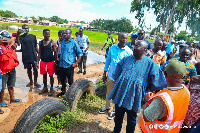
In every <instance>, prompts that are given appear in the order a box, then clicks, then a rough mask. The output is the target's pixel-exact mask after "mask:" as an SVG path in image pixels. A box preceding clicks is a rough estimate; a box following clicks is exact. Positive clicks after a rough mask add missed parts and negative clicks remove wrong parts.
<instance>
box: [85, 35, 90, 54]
mask: <svg viewBox="0 0 200 133" xmlns="http://www.w3.org/2000/svg"><path fill="white" fill-rule="evenodd" d="M86 42H87V48H86V49H85V52H87V51H88V49H89V47H90V41H89V39H88V37H87V38H86Z"/></svg>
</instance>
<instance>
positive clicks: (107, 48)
mask: <svg viewBox="0 0 200 133" xmlns="http://www.w3.org/2000/svg"><path fill="white" fill-rule="evenodd" d="M113 44H115V39H114V38H112V37H111V33H110V32H109V33H108V38H107V39H106V41H105V44H104V46H103V48H102V49H101V50H103V49H104V47H105V46H106V54H105V58H107V56H108V51H109V49H110V47H111V46H112V45H113Z"/></svg>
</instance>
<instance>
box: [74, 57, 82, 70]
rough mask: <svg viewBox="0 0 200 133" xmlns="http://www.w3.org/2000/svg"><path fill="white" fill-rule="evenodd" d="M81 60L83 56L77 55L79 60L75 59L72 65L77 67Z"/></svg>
mask: <svg viewBox="0 0 200 133" xmlns="http://www.w3.org/2000/svg"><path fill="white" fill-rule="evenodd" d="M80 60H81V56H77V60H76V61H75V63H73V64H72V67H73V68H75V67H77V66H78V63H79V62H80Z"/></svg>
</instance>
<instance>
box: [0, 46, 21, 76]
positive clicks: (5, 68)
mask: <svg viewBox="0 0 200 133" xmlns="http://www.w3.org/2000/svg"><path fill="white" fill-rule="evenodd" d="M0 46H1V47H2V49H3V54H2V55H0V70H1V71H2V73H1V74H2V75H3V74H6V73H8V72H10V71H11V70H13V69H14V68H15V67H17V66H18V65H19V61H18V59H17V54H16V53H15V50H11V49H10V48H11V45H9V44H8V45H6V46H5V45H4V44H2V45H0Z"/></svg>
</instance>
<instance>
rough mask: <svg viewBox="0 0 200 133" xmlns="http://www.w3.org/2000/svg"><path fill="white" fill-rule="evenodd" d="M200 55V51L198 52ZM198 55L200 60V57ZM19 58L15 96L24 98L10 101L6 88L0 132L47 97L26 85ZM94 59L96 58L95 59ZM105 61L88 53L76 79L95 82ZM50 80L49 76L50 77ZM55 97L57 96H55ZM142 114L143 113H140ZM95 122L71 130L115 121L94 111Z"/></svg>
mask: <svg viewBox="0 0 200 133" xmlns="http://www.w3.org/2000/svg"><path fill="white" fill-rule="evenodd" d="M198 56H199V57H200V52H199V53H198ZM199 57H198V59H197V60H198V61H200V58H199ZM18 59H19V61H20V65H19V66H18V67H17V68H16V72H17V79H16V87H15V97H16V98H20V99H22V102H21V103H12V104H10V103H9V95H8V92H7V90H6V93H5V101H6V102H7V103H8V107H6V108H2V109H3V110H4V111H5V113H4V114H3V115H0V133H9V132H11V131H12V130H13V128H14V126H15V123H16V121H17V119H18V118H19V117H20V115H21V114H22V113H23V112H24V111H25V109H26V108H28V107H29V106H30V105H31V104H32V103H34V102H36V101H38V100H40V99H44V98H47V97H48V96H47V94H44V95H39V94H38V91H39V90H40V89H34V88H30V87H25V86H26V84H27V83H28V82H29V80H28V76H27V73H26V70H24V68H23V64H22V62H21V53H18ZM93 59H94V60H93ZM103 61H105V58H104V56H99V55H95V54H94V53H92V52H89V54H88V62H87V64H88V65H87V74H86V75H82V74H76V72H77V71H78V68H75V75H74V80H76V79H79V78H89V79H91V80H92V81H94V82H95V80H96V79H98V78H101V77H102V75H103V68H104V65H105V64H104V63H97V62H103ZM54 77H55V84H54V85H55V86H56V85H57V80H56V76H54ZM48 81H49V78H48ZM38 82H39V83H40V84H42V76H41V75H40V74H39V77H38ZM54 98H56V97H55V96H54ZM140 115H141V114H140ZM93 119H94V121H96V122H94V123H88V124H87V125H82V126H80V127H75V128H74V129H72V130H71V132H74V133H75V132H82V131H84V130H86V131H87V130H89V131H92V130H93V131H95V132H96V131H97V132H112V131H113V128H114V121H113V120H110V121H108V120H107V114H98V113H97V112H96V113H94V116H93ZM139 120H140V119H139V117H138V118H137V122H139ZM125 129H126V118H125V120H124V123H123V127H122V133H125V131H126V130H125ZM136 129H137V131H136V133H138V132H139V125H138V124H137V127H136Z"/></svg>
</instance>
